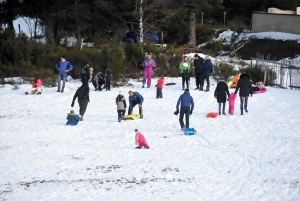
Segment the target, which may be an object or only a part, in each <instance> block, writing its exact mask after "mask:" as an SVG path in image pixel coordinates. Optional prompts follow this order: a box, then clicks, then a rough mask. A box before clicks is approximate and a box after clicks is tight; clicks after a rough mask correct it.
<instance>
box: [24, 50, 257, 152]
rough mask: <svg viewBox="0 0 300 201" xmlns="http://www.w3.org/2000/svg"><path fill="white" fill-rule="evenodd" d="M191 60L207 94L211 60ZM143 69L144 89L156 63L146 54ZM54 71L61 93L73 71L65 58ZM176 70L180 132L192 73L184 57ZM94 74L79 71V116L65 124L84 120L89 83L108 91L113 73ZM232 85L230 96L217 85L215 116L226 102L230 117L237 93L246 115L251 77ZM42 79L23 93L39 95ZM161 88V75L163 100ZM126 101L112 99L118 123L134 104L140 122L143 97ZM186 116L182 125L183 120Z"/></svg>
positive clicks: (235, 78) (189, 103)
mask: <svg viewBox="0 0 300 201" xmlns="http://www.w3.org/2000/svg"><path fill="white" fill-rule="evenodd" d="M194 57H195V59H194V67H195V78H196V87H197V88H196V89H197V90H200V91H210V82H209V76H210V74H211V73H212V72H213V65H212V63H211V61H210V57H209V56H208V55H207V56H205V59H203V58H202V57H200V56H199V55H198V54H195V56H194ZM142 66H143V67H144V77H143V85H142V87H143V88H144V87H145V84H146V85H147V88H149V87H150V86H151V78H152V73H153V68H155V67H156V63H155V61H154V60H153V59H152V58H151V54H148V55H147V58H146V59H145V60H144V62H143V64H142ZM55 67H56V69H57V70H58V71H59V74H58V89H57V92H63V91H64V88H65V81H66V74H67V73H68V72H70V71H71V70H72V69H73V66H72V65H71V64H70V62H68V61H67V60H66V59H65V57H64V56H62V57H61V61H60V62H59V63H58V64H56V65H55ZM179 69H180V73H181V77H182V89H183V90H184V93H183V94H182V95H180V97H179V98H178V101H177V104H176V111H175V112H174V114H176V115H177V114H179V124H180V126H181V129H184V128H189V116H190V115H191V114H192V112H193V110H194V100H193V97H192V96H191V95H190V92H189V88H190V83H189V82H190V72H191V64H190V62H189V61H188V58H187V56H184V57H183V59H182V62H180V64H179ZM92 74H93V68H92V67H90V65H89V63H86V64H85V65H84V67H83V68H82V71H81V81H82V85H81V86H80V87H79V88H78V89H77V90H76V92H75V94H74V96H73V99H72V103H71V107H73V106H74V103H75V100H76V99H78V104H79V115H76V113H75V112H74V111H73V110H71V111H70V113H69V114H68V116H67V119H68V122H70V123H74V122H78V121H82V120H83V116H84V114H85V111H86V109H87V105H88V103H89V102H90V99H89V92H90V88H89V85H88V83H89V82H90V81H91V82H92V84H93V86H94V88H95V91H97V90H100V91H101V90H102V89H104V88H105V89H106V90H108V91H109V90H110V84H111V83H110V82H111V80H112V74H111V70H110V69H106V72H105V75H103V74H102V73H101V72H98V73H97V74H96V75H95V76H94V78H93V79H92ZM61 81H63V85H62V87H61ZM204 81H206V89H205V90H204ZM232 83H234V84H236V89H235V92H234V93H232V94H230V93H229V90H228V85H227V83H226V82H225V81H224V80H220V81H219V82H218V84H217V87H216V89H215V92H214V96H215V98H216V99H217V102H218V113H219V115H221V114H223V115H226V112H225V108H226V101H227V100H228V101H229V114H233V110H234V100H235V98H236V94H237V93H238V91H239V96H240V110H241V115H243V113H244V112H246V113H247V112H248V108H247V106H248V97H249V95H251V96H252V94H253V90H254V88H253V86H252V82H251V80H250V77H249V75H248V74H246V73H242V74H241V75H240V76H239V75H238V73H235V74H234V76H233V77H232ZM41 85H42V80H41V79H40V78H39V77H38V76H36V77H35V79H34V80H33V81H32V89H31V90H30V91H28V92H25V93H26V94H31V93H35V92H37V93H38V94H41V92H42V89H41ZM163 85H164V77H163V75H160V77H159V79H158V81H157V84H156V85H155V87H156V88H157V90H156V98H157V99H159V98H163V94H162V88H163ZM260 86H263V84H262V82H259V83H258V85H257V86H255V87H260ZM128 95H129V97H128V100H129V105H127V104H126V99H125V97H124V95H123V93H122V92H121V91H120V92H119V94H118V95H117V97H116V99H115V103H116V106H117V113H118V121H119V122H120V121H121V120H123V119H124V116H125V113H126V110H127V108H128V115H132V112H133V108H134V107H135V106H136V105H137V106H138V107H139V118H140V119H143V116H144V115H143V102H144V98H143V96H142V95H141V94H140V93H138V92H133V91H129V92H128ZM184 116H185V123H184V121H183V119H184ZM135 131H136V133H137V135H136V139H139V138H140V139H142V140H141V142H139V140H136V142H137V143H138V144H139V143H141V144H140V145H139V146H138V147H137V148H142V147H145V148H149V146H148V145H147V143H145V140H144V138H143V136H142V135H141V133H140V132H139V131H138V130H135Z"/></svg>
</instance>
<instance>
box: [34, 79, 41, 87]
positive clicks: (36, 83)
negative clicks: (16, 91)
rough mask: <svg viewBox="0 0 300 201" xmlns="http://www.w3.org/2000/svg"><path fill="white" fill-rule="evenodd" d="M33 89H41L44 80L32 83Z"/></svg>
mask: <svg viewBox="0 0 300 201" xmlns="http://www.w3.org/2000/svg"><path fill="white" fill-rule="evenodd" d="M31 85H32V88H41V87H42V80H41V79H40V78H38V79H36V80H32V81H31Z"/></svg>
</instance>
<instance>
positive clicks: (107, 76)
mask: <svg viewBox="0 0 300 201" xmlns="http://www.w3.org/2000/svg"><path fill="white" fill-rule="evenodd" d="M111 79H112V74H111V70H110V69H109V68H107V69H106V71H105V91H110V82H111Z"/></svg>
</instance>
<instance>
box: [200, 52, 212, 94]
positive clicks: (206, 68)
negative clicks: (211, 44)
mask: <svg viewBox="0 0 300 201" xmlns="http://www.w3.org/2000/svg"><path fill="white" fill-rule="evenodd" d="M212 72H213V65H212V63H211V61H210V56H208V55H206V56H205V62H204V64H203V66H202V73H203V84H204V80H206V89H205V90H204V91H209V89H210V82H209V76H210V74H211V73H212Z"/></svg>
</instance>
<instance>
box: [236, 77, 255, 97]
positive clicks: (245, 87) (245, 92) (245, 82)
mask: <svg viewBox="0 0 300 201" xmlns="http://www.w3.org/2000/svg"><path fill="white" fill-rule="evenodd" d="M239 90H240V93H239V95H240V96H249V94H251V96H252V94H253V90H252V83H251V81H250V76H249V75H248V74H244V73H243V74H241V75H240V79H239V81H238V83H237V85H236V89H235V92H234V93H235V94H237V92H238V91H239Z"/></svg>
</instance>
